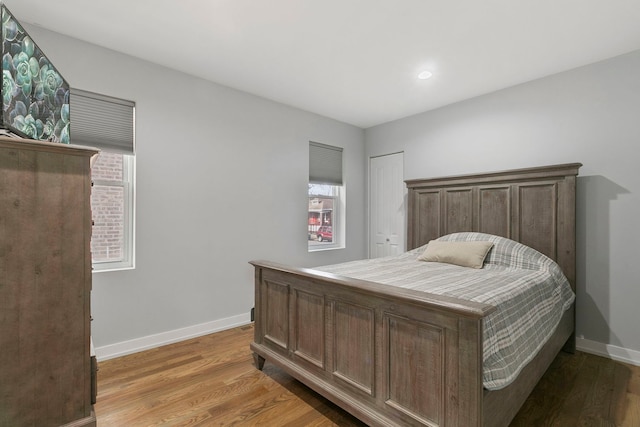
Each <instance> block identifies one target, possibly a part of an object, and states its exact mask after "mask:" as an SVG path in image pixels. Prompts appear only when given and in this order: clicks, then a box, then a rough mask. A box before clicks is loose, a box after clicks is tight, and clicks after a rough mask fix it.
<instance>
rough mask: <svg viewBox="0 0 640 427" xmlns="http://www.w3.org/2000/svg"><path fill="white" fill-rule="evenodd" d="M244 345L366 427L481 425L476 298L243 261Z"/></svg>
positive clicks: (481, 309) (483, 311) (480, 313)
mask: <svg viewBox="0 0 640 427" xmlns="http://www.w3.org/2000/svg"><path fill="white" fill-rule="evenodd" d="M252 264H253V265H254V266H255V268H256V275H255V277H256V289H255V292H256V295H255V300H256V318H255V320H256V323H255V338H254V342H253V343H252V344H251V348H252V350H253V351H254V352H255V353H256V354H257V355H258V356H259V357H258V360H259V359H260V358H263V359H266V360H268V361H270V362H272V363H275V364H276V365H278V366H280V367H282V368H283V369H284V370H286V371H287V372H288V373H290V374H291V375H292V376H294V377H295V378H297V379H298V380H300V381H301V382H303V383H304V384H306V385H307V386H309V387H311V388H312V389H314V390H315V391H317V392H318V393H320V394H322V395H324V396H325V397H327V398H328V399H330V400H332V401H333V402H334V403H336V404H338V405H339V406H341V407H342V408H344V409H345V410H347V411H349V412H351V413H353V414H354V415H355V416H357V417H358V418H360V419H362V420H363V421H365V422H367V423H369V424H370V425H398V424H401V425H428V426H480V425H481V424H482V366H481V365H482V363H481V361H482V342H481V340H482V318H483V317H484V316H486V315H487V314H488V313H490V312H491V311H492V310H493V307H491V306H488V305H485V304H477V303H471V302H467V301H461V300H457V299H453V298H447V297H439V296H435V295H429V294H424V293H421V292H414V291H410V290H405V289H398V288H393V287H388V286H383V285H379V284H376V283H372V282H366V281H361V280H354V279H347V278H344V277H340V276H336V275H331V274H328V273H320V272H317V271H314V270H307V269H297V268H291V267H286V266H282V265H278V264H274V263H270V262H252Z"/></svg>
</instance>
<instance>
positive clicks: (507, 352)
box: [315, 233, 575, 390]
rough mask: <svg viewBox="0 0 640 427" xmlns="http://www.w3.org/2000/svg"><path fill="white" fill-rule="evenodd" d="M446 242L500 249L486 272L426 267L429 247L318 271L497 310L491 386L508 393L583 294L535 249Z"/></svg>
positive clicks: (489, 354)
mask: <svg viewBox="0 0 640 427" xmlns="http://www.w3.org/2000/svg"><path fill="white" fill-rule="evenodd" d="M438 240H448V241H454V240H455V241H470V240H482V241H491V242H493V243H494V246H493V248H492V249H491V251H490V252H489V254H488V255H487V258H486V259H485V264H484V267H483V268H482V269H473V268H467V267H459V266H456V265H452V264H444V263H435V262H424V261H418V260H417V258H418V256H419V255H420V254H422V252H424V249H425V247H426V245H425V246H424V247H421V248H417V249H414V250H412V251H409V252H406V253H404V254H402V255H399V256H394V257H386V258H377V259H371V260H361V261H353V262H347V263H343V264H336V265H330V266H323V267H317V268H315V269H316V270H321V271H325V272H330V273H335V274H339V275H342V276H346V277H353V278H357V279H363V280H370V281H374V282H378V283H383V284H387V285H392V286H399V287H402V288H408V289H414V290H419V291H425V292H429V293H433V294H438V295H448V296H452V297H457V298H461V299H465V300H470V301H477V302H481V303H486V304H491V305H493V306H495V307H496V308H497V310H496V311H494V312H493V313H491V314H490V315H488V316H487V317H486V318H485V319H484V324H483V334H484V347H483V361H484V362H483V372H484V377H483V383H484V387H485V388H487V389H489V390H497V389H500V388H503V387H505V386H507V385H509V384H510V383H511V382H512V381H513V380H514V379H515V378H516V377H517V376H518V374H519V373H520V371H521V370H522V368H524V367H525V366H526V364H527V363H528V362H529V361H531V359H533V357H535V355H536V354H537V352H538V351H539V350H540V348H542V346H543V345H544V343H545V342H546V341H547V340H548V339H549V337H550V336H551V335H552V334H553V332H554V331H555V329H556V327H557V325H558V323H559V321H560V318H561V317H562V315H563V314H564V311H565V310H567V309H568V308H569V307H570V306H571V304H572V303H573V301H574V299H575V295H574V293H573V291H572V290H571V286H570V285H569V282H568V281H567V279H566V277H565V276H564V274H563V273H562V271H561V270H560V267H559V266H558V265H557V264H556V263H555V262H554V261H553V260H551V259H550V258H548V257H546V256H545V255H543V254H541V253H539V252H537V251H535V250H534V249H532V248H530V247H528V246H525V245H522V244H520V243H518V242H515V241H513V240H509V239H505V238H502V237H498V236H493V235H489V234H482V233H455V234H450V235H447V236H443V237H441V238H439V239H438Z"/></svg>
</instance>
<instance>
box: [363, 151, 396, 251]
mask: <svg viewBox="0 0 640 427" xmlns="http://www.w3.org/2000/svg"><path fill="white" fill-rule="evenodd" d="M369 193H370V194H369V215H370V228H369V242H370V243H369V245H370V247H369V257H370V258H379V257H383V256H387V255H397V254H400V253H402V252H404V250H405V239H404V233H405V230H404V222H405V219H404V218H405V203H404V193H405V190H404V154H403V153H396V154H389V155H386V156H380V157H372V158H371V159H370V160H369Z"/></svg>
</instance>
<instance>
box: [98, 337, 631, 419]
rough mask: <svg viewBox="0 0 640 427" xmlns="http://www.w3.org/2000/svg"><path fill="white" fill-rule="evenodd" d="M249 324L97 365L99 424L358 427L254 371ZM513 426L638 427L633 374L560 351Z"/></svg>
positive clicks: (287, 382)
mask: <svg viewBox="0 0 640 427" xmlns="http://www.w3.org/2000/svg"><path fill="white" fill-rule="evenodd" d="M252 338H253V327H252V326H245V327H240V328H235V329H231V330H228V331H224V332H219V333H216V334H211V335H206V336H203V337H199V338H194V339H191V340H188V341H183V342H180V343H176V344H171V345H168V346H164V347H161V348H156V349H152V350H148V351H145V352H141V353H136V354H133V355H129V356H124V357H120V358H117V359H112V360H107V361H104V362H101V363H100V364H99V368H100V371H99V372H98V402H97V404H96V406H95V409H96V413H97V417H98V426H99V427H110V426H114V427H121V426H126V427H135V426H230V425H237V426H243V425H248V426H252V425H260V426H278V427H297V426H364V424H363V423H361V422H359V421H358V420H357V419H355V418H354V417H352V416H351V415H349V414H348V413H346V412H345V411H343V410H341V409H340V408H338V407H337V406H335V405H333V404H332V403H331V402H329V401H327V400H326V399H324V398H322V397H320V396H319V395H317V394H316V393H314V392H312V391H311V390H310V389H308V388H306V387H305V386H303V385H302V384H301V383H299V382H298V381H296V380H294V379H293V378H291V377H290V376H289V375H287V374H285V373H284V372H282V371H281V370H280V369H278V368H276V367H274V366H273V365H271V364H270V363H269V362H267V363H266V364H265V367H264V370H263V371H258V370H257V369H256V368H255V367H254V365H253V358H252V354H251V352H250V350H249V343H250V342H251V340H252ZM511 425H512V426H518V427H520V426H522V427H524V426H526V427H532V426H534V427H535V426H561V427H570V426H620V427H640V367H637V366H632V365H626V364H622V363H617V362H613V361H611V360H609V359H605V358H602V357H598V356H593V355H589V354H586V353H581V352H578V353H576V354H574V355H570V354H566V353H561V354H560V355H559V356H558V357H557V358H556V360H555V361H554V363H553V365H552V366H551V368H550V369H549V371H548V372H547V374H546V375H545V376H544V377H543V378H542V380H541V381H540V383H539V384H538V386H537V387H536V389H535V390H534V392H533V393H532V395H531V396H530V397H529V399H528V400H527V402H526V403H525V404H524V406H523V408H522V409H521V410H520V412H519V413H518V415H517V416H516V418H515V420H514V421H513V423H512V424H511Z"/></svg>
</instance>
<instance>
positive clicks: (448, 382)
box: [251, 163, 581, 427]
mask: <svg viewBox="0 0 640 427" xmlns="http://www.w3.org/2000/svg"><path fill="white" fill-rule="evenodd" d="M580 166H581V165H580V164H578V163H572V164H563V165H553V166H544V167H536V168H528V169H518V170H511V171H503V172H495V173H483V174H476V175H464V176H453V177H445V178H432V179H421V180H409V181H406V185H407V189H408V203H407V205H408V206H407V219H408V224H407V249H408V250H409V252H408V253H409V254H411V251H413V254H414V255H415V254H418V255H419V254H420V253H422V252H423V251H424V249H425V245H427V244H428V243H429V242H430V241H432V240H445V241H446V240H487V239H489V240H491V239H494V238H495V239H498V240H496V242H502V240H499V239H500V238H501V237H502V238H506V239H508V240H509V241H514V242H519V243H521V244H522V245H526V246H527V247H529V248H532V249H534V250H535V251H537V252H539V253H541V254H543V255H544V258H545V259H546V258H548V259H550V260H553V264H554V265H556V266H557V268H559V269H560V270H561V272H562V273H563V275H564V276H563V277H565V278H566V281H567V282H568V284H569V286H570V288H571V289H572V291H573V292H575V274H576V272H575V270H576V267H575V181H576V176H577V174H578V170H579V168H580ZM505 241H506V240H505ZM501 244H502V243H499V245H501ZM494 249H495V247H494V248H492V249H491V250H490V252H489V254H488V255H487V256H488V259H489V261H490V260H491V256H492V255H491V253H492V251H494ZM251 263H252V264H253V265H254V267H255V336H254V341H253V342H252V343H251V349H252V351H253V353H254V358H255V363H256V366H257V367H258V368H259V369H262V366H263V365H264V363H265V361H269V362H270V363H273V364H275V365H277V366H279V367H280V368H282V369H283V370H284V371H286V372H287V373H289V374H290V375H292V376H293V377H295V378H296V379H298V380H299V381H301V382H302V383H304V384H305V385H307V386H308V387H310V388H311V389H313V390H315V391H316V392H318V393H319V394H321V395H323V396H325V397H326V398H328V399H329V400H331V401H333V402H334V403H336V404H337V405H339V406H341V407H342V408H344V409H345V410H346V411H348V412H350V413H351V414H353V415H355V416H356V417H358V418H359V419H361V420H362V421H364V422H365V423H367V424H369V425H374V426H397V425H418V426H464V427H467V426H507V425H508V424H509V422H510V421H511V420H512V418H513V417H514V416H515V414H516V413H517V412H518V410H519V409H520V407H521V405H522V403H523V402H524V401H525V400H526V398H527V396H528V395H529V394H530V392H531V391H532V390H533V388H534V387H535V385H536V384H537V382H538V380H539V379H540V377H541V376H542V374H543V373H544V372H545V371H546V369H547V368H548V366H549V365H550V363H551V362H552V361H553V359H554V358H555V356H556V354H557V353H558V352H559V351H560V350H561V349H563V348H564V349H565V350H567V351H573V350H575V335H574V332H575V327H574V325H575V308H574V307H575V303H573V302H572V301H573V300H572V301H570V302H568V303H566V304H565V305H566V306H565V307H563V309H562V310H561V312H560V313H559V315H558V316H557V317H559V319H560V320H559V322H557V324H555V325H554V326H553V328H552V329H551V331H550V332H549V334H548V335H549V336H548V337H547V336H545V339H544V342H542V343H541V344H540V345H539V346H538V348H537V349H536V351H535V352H534V353H533V354H530V355H529V356H527V357H526V359H527V360H526V362H527V363H526V364H524V365H523V366H520V367H519V368H518V369H516V372H515V374H512V375H511V378H509V380H508V381H505V382H503V383H500V384H499V385H498V386H496V387H487V379H486V376H485V371H486V369H485V367H484V365H485V351H484V350H485V348H486V347H487V346H488V344H489V341H490V340H491V339H492V338H491V337H487V336H485V332H486V331H485V329H486V328H485V323H487V325H489V323H490V320H491V319H492V318H493V317H494V316H495V314H496V312H497V311H498V307H497V305H494V304H492V303H487V301H490V300H483V299H481V298H480V299H478V298H468V297H466V296H464V295H463V296H462V297H461V296H460V295H455V294H447V293H445V294H442V293H440V294H436V293H432V292H424V291H420V290H416V289H412V288H411V287H410V286H409V287H406V286H405V287H402V286H403V285H402V284H401V285H400V286H392V285H390V284H389V283H383V282H384V280H382V278H381V276H378V277H380V280H378V279H376V276H375V275H374V276H372V277H369V276H367V275H366V274H365V275H364V276H362V277H364V278H354V277H349V276H345V275H343V274H342V272H343V271H348V270H343V267H344V266H327V267H320V268H317V269H307V268H297V267H291V266H286V265H282V264H277V263H273V262H269V261H252V262H251ZM347 267H349V266H347ZM323 270H324V271H323ZM484 270H485V269H484V268H483V269H480V270H479V271H484ZM489 270H490V269H489ZM363 271H366V268H365V269H364V270H363ZM349 274H350V275H351V276H353V274H351V273H349ZM355 276H356V277H357V274H355ZM387 282H388V281H387ZM485 344H487V345H485Z"/></svg>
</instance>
